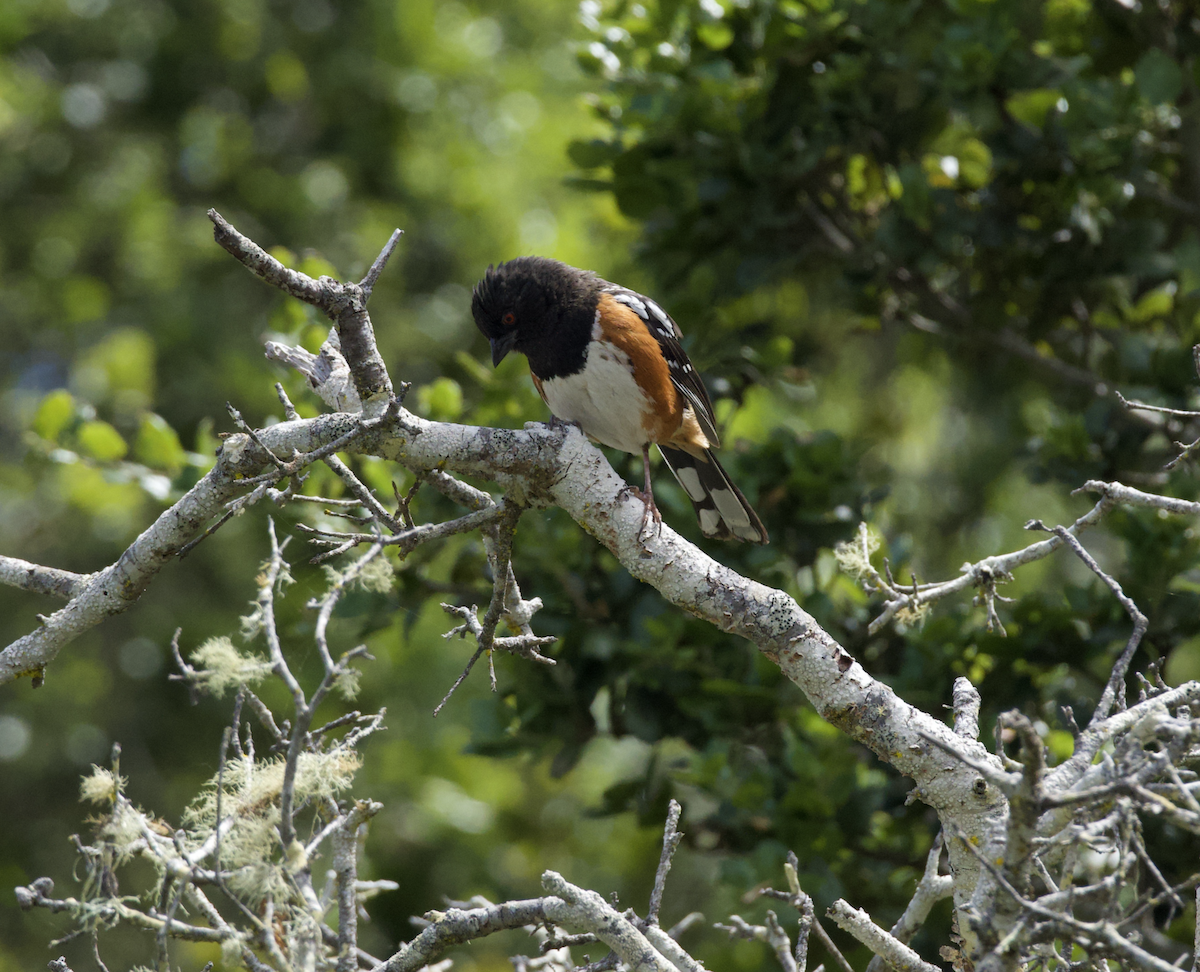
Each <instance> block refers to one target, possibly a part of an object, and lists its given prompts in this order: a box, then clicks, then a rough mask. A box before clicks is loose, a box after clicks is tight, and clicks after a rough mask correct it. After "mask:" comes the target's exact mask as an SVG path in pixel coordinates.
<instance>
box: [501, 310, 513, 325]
mask: <svg viewBox="0 0 1200 972" xmlns="http://www.w3.org/2000/svg"><path fill="white" fill-rule="evenodd" d="M500 320H501V322H503V324H504V325H505V326H506V327H512V326H513V325H514V324H516V323H517V315H516V314H514V313H513V312H512V311H509V312H508V313H507V314H505V315H504V316H503V317H502V318H500Z"/></svg>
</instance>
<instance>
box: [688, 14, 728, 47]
mask: <svg viewBox="0 0 1200 972" xmlns="http://www.w3.org/2000/svg"><path fill="white" fill-rule="evenodd" d="M696 37H697V38H699V40H700V43H702V44H703V45H704V46H705V47H707V48H708V49H709V50H711V51H723V50H725V48H727V47H728V46H729V45H730V44H732V43H733V30H732V29H730V27H729V25H728V24H726V23H724V22H723V21H717V22H716V23H711V24H697V25H696Z"/></svg>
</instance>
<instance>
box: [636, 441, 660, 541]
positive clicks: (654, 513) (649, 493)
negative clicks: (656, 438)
mask: <svg viewBox="0 0 1200 972" xmlns="http://www.w3.org/2000/svg"><path fill="white" fill-rule="evenodd" d="M642 471H643V472H644V473H645V485H644V486H643V490H642V502H643V503H645V504H646V508H645V510H644V511H643V512H642V525H641V526H640V527H639V528H638V540H641V539H642V538H643V537H645V536H646V535H647V533H646V527H647V525H648V524H649V523H650V520H651V518H652V517H653V519H654V526H655V527H656V528H657V530H658V532H660V533H661V532H662V514H661V513H659V512H658V505H657V504H656V503H655V502H654V489H653V487H652V486H651V485H650V443H649V442H647V443H646V444H645V445H644V446H642ZM635 492H636V490H635Z"/></svg>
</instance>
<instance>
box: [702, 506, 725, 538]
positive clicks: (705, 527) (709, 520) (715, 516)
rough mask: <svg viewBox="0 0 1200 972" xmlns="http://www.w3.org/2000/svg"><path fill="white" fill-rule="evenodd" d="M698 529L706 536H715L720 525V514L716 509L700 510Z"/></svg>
mask: <svg viewBox="0 0 1200 972" xmlns="http://www.w3.org/2000/svg"><path fill="white" fill-rule="evenodd" d="M699 512H700V530H701V532H703V534H704V535H705V536H706V537H711V536H715V535H716V533H717V531H718V528H719V527H720V526H721V514H720V513H718V512H717V511H716V510H700V511H699Z"/></svg>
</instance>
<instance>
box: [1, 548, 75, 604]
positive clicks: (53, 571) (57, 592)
mask: <svg viewBox="0 0 1200 972" xmlns="http://www.w3.org/2000/svg"><path fill="white" fill-rule="evenodd" d="M91 577H92V575H91V574H76V573H74V572H73V571H69V570H59V569H58V568H57V567H43V566H41V565H40V564H31V563H29V561H27V560H20V559H18V558H17V557H0V584H7V585H8V586H9V587H20V588H22V589H23V590H26V591H32V592H33V593H34V594H49V595H51V596H52V597H61V598H62V599H63V600H64V601H69V600H70V599H71V598H73V597H74V596H75V595H76V594H77V593H78V592H79V589H80V587H81V586H82V585H83V584H85V583H87V581H88V580H89V579H90V578H91Z"/></svg>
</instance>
